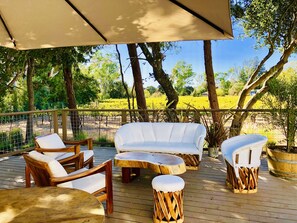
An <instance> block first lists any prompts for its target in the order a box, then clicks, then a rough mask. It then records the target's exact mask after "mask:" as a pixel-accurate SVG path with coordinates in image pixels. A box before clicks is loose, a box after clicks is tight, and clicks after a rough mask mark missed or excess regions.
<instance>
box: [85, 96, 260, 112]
mask: <svg viewBox="0 0 297 223" xmlns="http://www.w3.org/2000/svg"><path fill="white" fill-rule="evenodd" d="M218 99H219V104H220V108H221V109H232V108H233V109H234V108H236V103H237V100H238V96H223V97H218ZM146 104H147V108H148V109H164V108H165V107H166V97H165V96H161V97H150V98H147V99H146ZM132 105H133V103H131V106H132ZM189 105H190V106H192V107H194V108H197V109H203V108H206V109H207V108H209V101H208V97H207V96H202V97H193V96H180V97H179V103H178V105H177V108H178V109H187V108H188V107H189ZM134 107H135V108H137V104H136V100H134ZM90 108H95V109H127V108H128V102H127V99H107V100H103V101H100V102H96V103H93V104H92V105H91V106H90ZM132 108H133V106H132ZM254 108H255V109H261V108H263V106H262V104H261V102H257V104H256V105H255V106H254Z"/></svg>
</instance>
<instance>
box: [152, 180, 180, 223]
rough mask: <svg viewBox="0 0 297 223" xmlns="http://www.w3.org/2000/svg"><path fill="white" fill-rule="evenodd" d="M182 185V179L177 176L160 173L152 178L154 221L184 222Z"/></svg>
mask: <svg viewBox="0 0 297 223" xmlns="http://www.w3.org/2000/svg"><path fill="white" fill-rule="evenodd" d="M184 186H185V182H184V180H183V179H182V178H180V177H178V176H172V175H161V176H157V177H155V178H154V179H153V181H152V187H153V191H154V202H155V204H154V214H153V222H154V223H165V222H167V223H168V222H172V223H173V222H176V223H181V222H184V212H183V189H184Z"/></svg>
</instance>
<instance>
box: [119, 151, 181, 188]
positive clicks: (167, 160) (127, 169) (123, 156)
mask: <svg viewBox="0 0 297 223" xmlns="http://www.w3.org/2000/svg"><path fill="white" fill-rule="evenodd" d="M114 165H115V166H118V167H122V182H123V183H129V182H130V180H131V175H132V174H133V175H135V177H137V176H139V175H140V168H146V169H151V170H152V171H154V172H155V173H159V174H170V175H178V174H182V173H184V172H186V165H185V162H184V160H183V159H182V158H180V157H178V156H175V155H170V154H161V153H147V152H124V153H118V154H116V155H115V157H114Z"/></svg>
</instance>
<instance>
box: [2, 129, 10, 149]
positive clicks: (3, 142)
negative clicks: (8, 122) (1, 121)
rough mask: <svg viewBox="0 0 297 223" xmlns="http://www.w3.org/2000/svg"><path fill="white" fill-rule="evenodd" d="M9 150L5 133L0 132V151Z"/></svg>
mask: <svg viewBox="0 0 297 223" xmlns="http://www.w3.org/2000/svg"><path fill="white" fill-rule="evenodd" d="M8 148H9V140H8V134H7V132H0V150H6V149H8Z"/></svg>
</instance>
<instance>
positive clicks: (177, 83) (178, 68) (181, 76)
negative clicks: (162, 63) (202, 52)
mask: <svg viewBox="0 0 297 223" xmlns="http://www.w3.org/2000/svg"><path fill="white" fill-rule="evenodd" d="M195 75H196V73H195V72H194V71H193V68H192V65H191V64H187V63H186V62H185V61H178V62H177V63H176V64H175V66H174V67H173V69H172V74H171V76H170V79H171V81H172V83H173V86H174V88H175V90H176V91H177V92H178V93H179V95H186V94H187V93H189V91H188V90H189V88H188V89H186V86H187V85H189V84H191V83H192V81H193V77H194V76H195Z"/></svg>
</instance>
